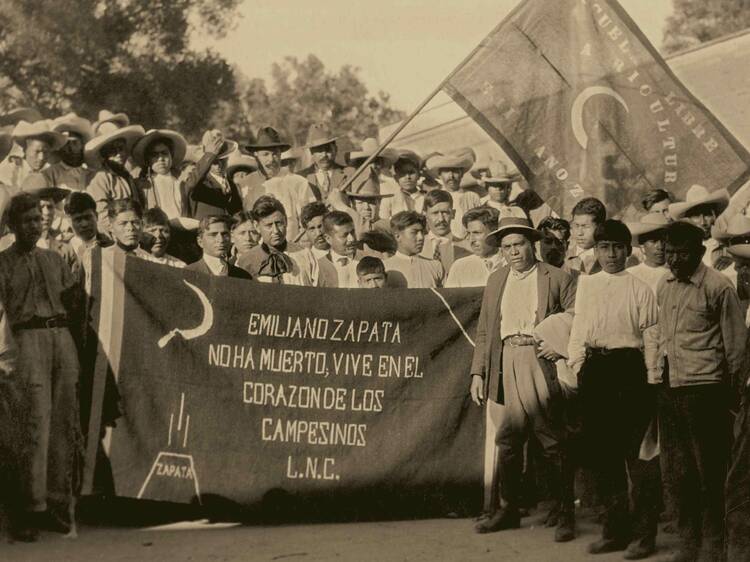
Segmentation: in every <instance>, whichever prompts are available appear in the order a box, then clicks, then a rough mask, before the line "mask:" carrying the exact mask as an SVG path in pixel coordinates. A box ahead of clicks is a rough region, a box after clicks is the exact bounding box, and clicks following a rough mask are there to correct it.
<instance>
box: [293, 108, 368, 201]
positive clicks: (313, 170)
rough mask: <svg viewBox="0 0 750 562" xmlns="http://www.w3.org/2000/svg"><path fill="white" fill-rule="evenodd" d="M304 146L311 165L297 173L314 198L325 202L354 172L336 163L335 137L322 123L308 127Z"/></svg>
mask: <svg viewBox="0 0 750 562" xmlns="http://www.w3.org/2000/svg"><path fill="white" fill-rule="evenodd" d="M305 146H306V147H307V148H308V149H309V150H310V154H311V155H312V159H313V164H312V166H309V167H307V168H305V169H304V170H300V171H299V172H297V173H298V174H299V175H300V176H302V177H303V178H305V179H307V183H309V184H310V188H311V189H312V190H313V193H314V194H315V197H316V198H317V199H319V200H322V201H325V200H326V199H327V198H328V194H329V193H330V192H331V191H338V190H340V189H341V188H342V187H343V185H344V183H346V180H347V179H348V178H349V177H350V176H351V175H352V174H353V173H354V170H353V169H352V168H345V167H343V166H341V165H340V164H338V163H337V162H336V154H337V151H338V148H337V146H336V137H334V136H333V135H332V134H331V132H330V130H329V129H328V127H327V126H326V125H324V124H323V123H314V124H313V125H311V126H310V130H309V131H308V133H307V143H306V145H305Z"/></svg>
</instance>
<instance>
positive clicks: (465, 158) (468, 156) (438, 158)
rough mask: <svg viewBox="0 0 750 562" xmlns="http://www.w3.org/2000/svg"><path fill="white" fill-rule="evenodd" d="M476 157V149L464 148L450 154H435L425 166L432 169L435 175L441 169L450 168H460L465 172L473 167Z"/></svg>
mask: <svg viewBox="0 0 750 562" xmlns="http://www.w3.org/2000/svg"><path fill="white" fill-rule="evenodd" d="M475 160H476V157H475V155H474V151H473V150H472V149H470V148H462V149H459V150H456V151H453V152H449V153H448V154H440V153H437V154H434V155H433V156H430V158H428V159H427V162H425V167H426V168H427V169H428V170H429V171H430V173H431V174H432V175H433V176H436V177H437V176H438V175H439V173H440V170H443V169H446V168H449V169H460V170H463V171H464V172H466V171H468V170H470V169H471V167H472V166H473V165H474V161H475Z"/></svg>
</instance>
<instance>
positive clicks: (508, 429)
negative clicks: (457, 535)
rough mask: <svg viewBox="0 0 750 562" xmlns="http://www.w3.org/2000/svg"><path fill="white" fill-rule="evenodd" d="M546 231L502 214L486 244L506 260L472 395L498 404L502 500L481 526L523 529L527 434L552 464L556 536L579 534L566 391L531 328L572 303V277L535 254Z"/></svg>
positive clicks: (482, 329)
mask: <svg viewBox="0 0 750 562" xmlns="http://www.w3.org/2000/svg"><path fill="white" fill-rule="evenodd" d="M540 238H541V233H540V232H538V231H537V230H535V229H534V228H533V227H532V226H531V223H530V222H529V221H528V220H527V219H524V218H516V217H508V218H504V219H502V220H500V224H499V228H498V229H497V230H495V231H494V232H493V233H492V234H491V235H490V236H489V237H488V243H492V244H496V245H500V247H501V250H502V252H503V255H504V257H505V260H506V261H507V262H508V264H509V266H506V267H503V268H501V269H499V270H498V271H496V272H495V273H493V274H492V275H491V276H490V279H489V281H488V283H487V288H486V289H485V291H484V297H483V299H482V309H481V312H480V315H479V322H478V325H477V336H476V347H475V350H474V358H473V361H472V365H471V374H472V379H471V390H470V392H471V397H472V400H473V401H474V402H475V403H476V404H478V405H480V406H481V405H484V404H485V400H486V401H487V407H488V409H489V410H490V412H492V410H494V409H498V408H500V406H499V405H500V404H502V405H504V409H501V410H500V412H501V415H500V418H501V422H500V427H499V429H498V431H497V435H496V443H497V445H498V447H499V459H500V494H501V496H502V500H504V501H503V503H502V504H501V506H500V509H499V510H497V511H496V512H495V513H494V514H493V515H492V516H491V517H490V518H489V519H487V520H485V521H483V522H481V523H479V524H478V525H477V526H476V531H477V532H479V533H489V532H494V531H501V530H504V529H513V528H518V527H519V526H520V523H521V515H520V501H521V473H522V470H523V458H524V444H525V442H526V440H527V438H528V437H529V434H530V435H531V436H532V437H533V438H535V439H536V441H537V442H538V443H539V444H540V445H541V449H542V452H543V454H544V457H545V460H546V461H547V464H548V466H549V467H550V468H551V481H550V484H551V487H552V490H550V491H551V493H552V497H553V498H554V499H555V500H556V502H557V505H556V506H555V507H554V508H553V512H552V513H550V516H549V517H548V521H549V522H550V523H551V522H552V520H553V517H555V519H556V521H557V529H556V530H555V540H556V541H557V542H565V541H569V540H572V539H573V538H575V519H574V510H573V496H574V494H573V470H572V466H571V463H570V456H569V454H568V450H567V449H568V447H567V431H566V427H565V421H564V417H563V413H564V412H563V410H564V406H565V405H564V393H563V388H562V386H561V383H560V382H559V380H558V378H557V372H556V369H555V364H554V362H555V361H557V360H559V359H560V356H559V355H558V354H556V353H555V352H554V351H553V350H552V348H551V347H550V346H548V345H547V342H543V341H537V340H536V339H535V337H534V328H535V327H536V325H537V324H539V323H540V322H541V321H542V320H544V319H545V318H546V317H548V316H550V315H553V314H557V313H562V312H564V311H566V310H570V309H572V308H573V306H574V302H575V300H574V299H575V283H574V281H573V278H572V277H571V276H570V275H569V274H568V273H565V272H564V271H562V270H560V269H558V268H556V267H552V266H550V265H548V264H545V263H540V262H538V261H537V259H536V256H535V253H534V242H536V241H538V240H539V239H540Z"/></svg>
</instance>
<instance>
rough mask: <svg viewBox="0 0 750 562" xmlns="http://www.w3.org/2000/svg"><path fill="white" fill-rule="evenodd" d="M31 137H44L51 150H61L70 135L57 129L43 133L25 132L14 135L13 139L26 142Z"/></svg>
mask: <svg viewBox="0 0 750 562" xmlns="http://www.w3.org/2000/svg"><path fill="white" fill-rule="evenodd" d="M30 139H43V140H44V141H45V142H46V143H47V144H48V145H49V148H50V150H51V151H53V152H54V151H56V150H60V149H61V148H62V147H63V146H65V145H66V143H67V142H68V137H66V136H65V135H63V134H62V133H58V132H56V131H43V132H41V133H24V134H20V135H13V140H15V141H16V142H18V143H19V144H20V143H24V142H27V141H28V140H30Z"/></svg>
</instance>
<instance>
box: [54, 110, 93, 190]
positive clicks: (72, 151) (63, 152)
mask: <svg viewBox="0 0 750 562" xmlns="http://www.w3.org/2000/svg"><path fill="white" fill-rule="evenodd" d="M52 130H53V131H56V132H58V133H62V134H63V135H64V136H65V139H66V142H65V145H63V147H62V148H61V149H60V150H59V151H58V154H59V156H60V161H59V162H57V163H55V164H52V165H51V166H49V167H47V168H45V169H44V170H42V172H41V173H42V175H43V176H44V177H45V178H46V179H47V184H48V185H49V186H51V187H52V186H54V187H63V188H66V189H70V190H73V191H84V190H85V189H86V188H87V187H88V185H89V182H90V181H91V180H92V179H93V177H94V173H95V171H94V170H91V169H89V168H87V167H86V166H85V165H84V156H83V147H84V146H86V143H87V142H89V141H90V140H91V138H92V137H93V130H92V128H91V122H90V121H89V120H88V119H84V118H83V117H79V116H78V115H76V114H75V113H68V114H67V115H63V116H62V117H58V118H57V119H55V120H54V121H52Z"/></svg>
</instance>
